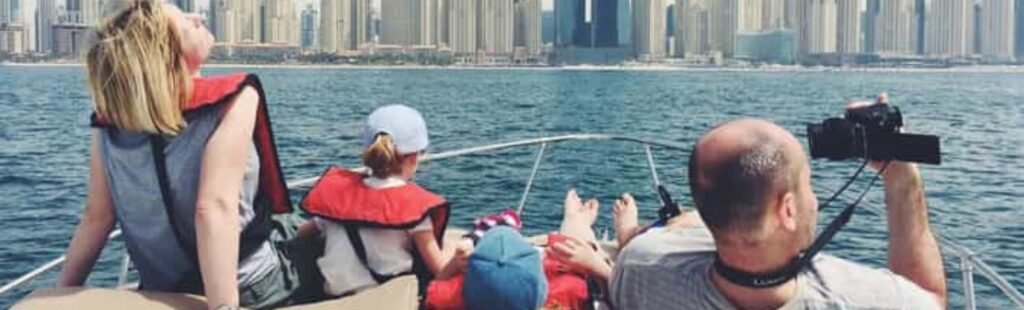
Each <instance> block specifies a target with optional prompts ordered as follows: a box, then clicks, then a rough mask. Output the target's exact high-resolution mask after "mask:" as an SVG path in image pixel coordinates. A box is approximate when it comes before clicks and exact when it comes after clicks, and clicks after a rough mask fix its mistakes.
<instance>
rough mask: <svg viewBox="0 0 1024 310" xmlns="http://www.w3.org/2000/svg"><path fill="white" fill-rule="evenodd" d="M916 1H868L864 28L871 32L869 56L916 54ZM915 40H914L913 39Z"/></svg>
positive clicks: (869, 35)
mask: <svg viewBox="0 0 1024 310" xmlns="http://www.w3.org/2000/svg"><path fill="white" fill-rule="evenodd" d="M915 4H916V1H915V0H868V10H867V12H866V13H865V14H868V18H867V22H869V23H871V24H870V25H869V26H867V27H866V28H867V29H869V30H870V31H869V32H868V33H867V35H866V37H867V38H869V39H870V44H869V45H870V49H868V52H870V53H874V54H881V55H912V54H915V53H916V50H917V48H916V46H917V40H919V38H917V35H916V34H915V33H916V32H917V27H916V18H915V17H916V12H917V10H916V9H915V7H916V5H915ZM916 38H917V39H916Z"/></svg>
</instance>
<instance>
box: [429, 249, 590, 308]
mask: <svg viewBox="0 0 1024 310" xmlns="http://www.w3.org/2000/svg"><path fill="white" fill-rule="evenodd" d="M561 240H564V237H560V236H559V235H557V234H549V235H548V243H547V245H548V246H549V247H550V246H552V245H553V244H555V243H557V242H560V241H561ZM543 266H544V276H545V277H546V278H547V280H548V296H547V300H546V301H545V302H544V307H545V308H550V309H573V310H575V309H591V308H593V307H592V306H591V305H590V304H589V301H590V294H589V290H588V286H587V279H586V275H583V274H580V273H577V272H575V271H573V270H572V269H571V268H570V267H569V266H567V265H565V264H563V263H562V262H559V261H558V260H557V259H555V258H553V257H550V256H545V257H544V261H543ZM464 276H465V274H460V275H458V276H456V277H453V278H450V279H447V280H437V281H434V282H431V283H430V286H428V287H427V298H426V300H425V301H424V303H425V304H426V308H427V309H431V310H462V309H466V305H465V303H463V299H462V286H463V281H464V278H465V277H464Z"/></svg>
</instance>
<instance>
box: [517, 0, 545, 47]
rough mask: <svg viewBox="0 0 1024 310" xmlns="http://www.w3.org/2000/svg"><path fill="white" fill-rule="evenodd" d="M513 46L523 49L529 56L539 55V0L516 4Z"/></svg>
mask: <svg viewBox="0 0 1024 310" xmlns="http://www.w3.org/2000/svg"><path fill="white" fill-rule="evenodd" d="M515 5H516V28H515V38H516V39H515V45H516V46H522V47H525V48H526V50H527V52H528V53H530V54H539V53H540V47H541V26H542V25H541V17H540V14H541V11H542V10H543V8H542V7H541V0H518V1H517V2H516V4H515Z"/></svg>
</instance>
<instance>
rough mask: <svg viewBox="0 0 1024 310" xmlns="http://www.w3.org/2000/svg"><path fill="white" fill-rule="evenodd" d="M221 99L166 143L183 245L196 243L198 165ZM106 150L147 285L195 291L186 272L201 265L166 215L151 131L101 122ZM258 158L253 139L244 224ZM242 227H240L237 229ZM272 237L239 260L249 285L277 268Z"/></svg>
mask: <svg viewBox="0 0 1024 310" xmlns="http://www.w3.org/2000/svg"><path fill="white" fill-rule="evenodd" d="M222 109H223V108H222V107H215V108H209V109H203V110H201V111H197V112H192V113H189V114H188V115H187V117H186V120H187V122H188V126H187V127H186V128H185V130H183V131H182V132H181V133H180V134H179V135H178V136H175V137H173V138H168V139H167V145H166V148H165V154H166V165H167V177H168V180H169V187H170V196H171V197H172V201H173V205H172V206H171V208H173V211H174V212H173V214H174V216H175V217H176V221H175V222H176V223H177V224H178V225H179V227H177V231H178V232H180V233H181V234H182V236H181V239H182V240H183V242H184V243H185V244H182V246H183V247H188V248H190V249H195V247H196V236H195V232H196V229H195V220H194V218H195V205H196V198H197V194H198V191H199V177H200V168H201V165H202V157H203V153H204V151H205V149H206V143H207V141H209V139H210V137H211V136H212V135H213V133H214V131H215V130H216V129H217V126H218V125H219V123H220V115H221V113H222ZM100 131H101V134H100V139H99V144H100V154H101V157H102V159H103V164H104V168H105V171H106V175H107V183H108V184H109V188H110V194H111V200H112V201H113V204H114V209H115V212H116V214H117V221H118V224H119V225H120V227H121V230H122V232H123V235H122V236H123V238H124V241H125V247H126V248H127V250H128V253H129V255H130V256H131V259H132V262H133V263H134V265H135V267H136V269H137V270H138V272H139V276H140V279H141V284H142V286H143V288H144V289H147V290H155V291H169V292H189V293H202V292H195V291H189V289H188V288H183V287H181V283H182V281H183V279H185V278H186V277H187V276H197V275H198V272H199V267H198V266H195V265H194V263H193V262H192V261H191V260H190V258H189V257H188V254H187V253H186V252H185V251H183V250H182V249H181V248H180V247H178V246H177V241H176V237H175V235H174V229H172V227H171V223H172V222H171V221H170V220H169V219H168V218H167V212H166V210H165V209H164V202H163V199H162V196H161V192H160V185H159V181H158V177H157V174H156V170H155V169H156V168H155V163H154V161H153V155H152V151H151V146H150V138H149V137H148V136H147V135H144V134H139V133H131V132H123V131H119V130H117V129H114V128H101V129H100ZM259 174H260V161H259V157H258V155H257V152H256V149H255V147H254V146H250V152H249V157H248V160H247V162H246V171H245V177H244V179H243V181H242V190H241V193H239V195H240V196H239V197H240V201H239V206H238V212H239V215H240V216H239V220H240V223H239V224H240V225H239V228H240V229H241V228H242V227H245V225H246V224H248V223H249V222H251V221H252V220H253V218H254V217H255V215H256V214H255V211H254V209H253V201H254V200H255V198H256V192H257V185H258V183H259ZM239 232H241V230H239ZM280 265H281V262H280V261H279V260H278V257H277V255H276V253H275V252H274V250H273V247H272V245H271V244H270V242H269V241H267V242H264V244H263V245H262V246H261V247H260V249H259V250H257V251H256V252H255V253H254V254H253V255H251V256H249V257H248V258H246V259H244V260H242V261H240V262H239V265H238V284H239V287H240V288H245V287H248V286H250V285H252V284H253V283H256V282H257V281H258V280H261V279H263V277H265V276H267V275H268V274H270V273H271V272H272V271H273V270H274V268H279V266H280Z"/></svg>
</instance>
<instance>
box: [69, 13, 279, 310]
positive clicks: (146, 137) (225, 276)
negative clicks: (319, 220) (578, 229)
mask: <svg viewBox="0 0 1024 310" xmlns="http://www.w3.org/2000/svg"><path fill="white" fill-rule="evenodd" d="M108 5H110V6H114V7H113V8H111V7H108V8H107V10H106V12H114V14H112V15H111V17H110V18H108V19H106V20H105V21H104V22H103V23H102V24H101V25H100V26H99V27H98V28H97V30H96V42H95V43H94V44H93V45H91V46H90V47H89V49H88V54H87V59H86V62H87V66H88V75H89V86H90V89H91V91H92V94H93V99H94V101H95V113H94V116H93V127H95V128H96V129H95V130H93V138H92V142H91V161H90V175H89V190H88V198H87V201H86V206H85V211H84V214H83V216H82V219H81V222H80V223H79V225H78V228H77V230H76V231H75V235H74V238H73V239H72V240H71V245H70V247H69V248H68V251H67V262H66V263H65V265H64V269H63V272H62V274H61V276H60V280H59V285H60V286H79V285H83V283H84V282H85V279H86V277H87V276H88V274H89V272H90V270H91V269H92V267H93V265H94V264H95V262H96V258H97V256H98V255H99V253H100V251H101V249H102V248H103V247H104V245H105V243H106V236H107V235H108V234H109V233H110V232H111V230H112V229H113V227H114V224H115V222H116V223H117V224H119V226H120V228H121V229H122V231H123V238H124V242H125V246H126V248H127V250H128V253H129V254H130V255H131V258H132V261H133V262H134V264H135V266H136V268H137V270H138V271H139V276H140V286H141V287H140V288H141V289H143V290H154V291H167V292H183V293H193V294H202V295H205V296H206V299H207V302H208V305H209V308H211V309H232V308H236V307H238V306H240V305H241V306H245V307H251V308H268V307H276V306H281V305H285V304H287V303H289V302H290V300H291V292H292V291H294V290H295V289H296V287H297V286H298V283H297V281H296V279H295V277H296V276H295V273H294V272H293V271H292V270H291V269H290V268H288V266H291V264H290V263H289V262H288V261H287V260H286V258H285V257H284V255H281V253H280V251H279V250H278V249H277V248H278V246H277V245H276V244H275V243H274V242H271V234H272V231H274V230H273V229H272V228H271V227H273V226H272V225H273V223H272V222H271V219H270V216H271V214H272V213H274V212H277V213H284V212H288V211H290V210H291V205H290V203H289V201H288V192H287V189H286V187H285V185H284V182H283V179H282V175H281V171H280V167H279V164H278V160H277V154H276V151H275V148H274V141H273V137H272V135H271V131H270V126H269V118H268V115H267V111H266V106H265V98H264V96H263V92H262V88H261V86H260V82H259V80H258V79H257V78H256V77H255V76H252V75H244V74H238V75H230V76H220V77H212V78H210V77H207V78H203V77H200V76H199V67H200V65H201V64H202V63H203V61H204V60H205V59H206V58H207V55H209V51H210V48H211V47H212V45H213V37H212V35H211V34H210V32H209V31H208V30H207V29H206V28H205V26H203V23H202V20H201V19H200V18H199V17H198V16H196V15H193V14H186V13H183V12H182V11H181V10H179V9H178V8H177V7H175V6H174V5H171V4H167V3H164V1H156V0H153V1H149V0H134V1H133V0H120V1H113V3H110V4H108ZM276 237H279V236H276Z"/></svg>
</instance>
